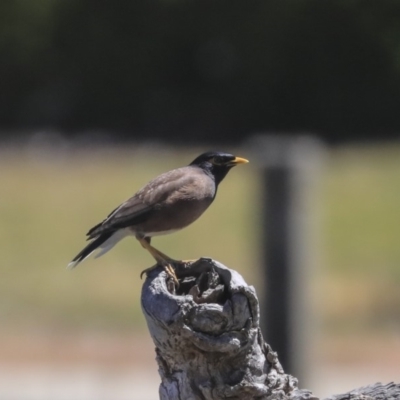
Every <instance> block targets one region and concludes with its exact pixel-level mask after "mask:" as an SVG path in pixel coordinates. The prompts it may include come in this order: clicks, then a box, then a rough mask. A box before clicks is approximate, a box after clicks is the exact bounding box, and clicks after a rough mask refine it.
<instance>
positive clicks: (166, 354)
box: [142, 258, 400, 400]
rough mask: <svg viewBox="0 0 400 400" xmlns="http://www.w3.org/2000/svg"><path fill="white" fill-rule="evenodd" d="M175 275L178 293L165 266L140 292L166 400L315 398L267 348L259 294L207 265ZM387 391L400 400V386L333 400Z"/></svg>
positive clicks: (366, 399)
mask: <svg viewBox="0 0 400 400" xmlns="http://www.w3.org/2000/svg"><path fill="white" fill-rule="evenodd" d="M176 273H177V276H178V278H179V280H180V286H179V288H176V287H175V285H174V283H173V281H172V280H169V279H168V277H167V274H166V272H165V271H164V270H163V268H161V267H159V268H156V269H154V270H152V271H150V273H149V274H148V276H147V279H146V281H145V283H144V285H143V289H142V309H143V312H144V315H145V317H146V321H147V325H148V328H149V331H150V334H151V336H152V338H153V341H154V344H155V346H156V354H157V357H156V360H157V363H158V367H159V373H160V376H161V384H160V388H159V395H160V400H225V399H229V400H272V399H274V400H278V399H279V400H280V399H282V400H284V399H292V400H302V399H317V398H316V397H315V396H313V394H312V393H311V392H310V391H308V390H304V389H299V388H298V387H297V379H296V378H294V377H293V376H290V375H288V374H285V373H284V371H283V369H282V367H281V365H280V363H279V360H278V357H277V354H276V353H275V352H273V351H272V349H271V347H270V346H269V345H268V344H267V343H265V342H264V339H263V337H262V334H261V330H260V326H259V318H260V311H259V304H258V299H257V296H256V293H255V290H254V288H253V287H252V286H248V285H247V284H246V282H245V281H244V280H243V278H242V277H241V276H240V275H239V274H238V273H237V272H236V271H234V270H230V269H228V268H227V267H225V266H224V265H222V264H220V263H219V262H217V261H214V260H211V259H207V258H202V259H199V260H198V261H196V262H195V263H193V264H191V265H188V266H184V265H179V266H178V267H177V269H176ZM384 392H385V393H389V392H390V394H391V396H390V398H393V399H395V398H399V399H400V387H399V385H391V386H382V385H380V386H379V385H378V386H377V385H373V386H371V387H367V388H363V389H359V390H358V391H353V392H350V393H348V394H345V395H338V396H333V397H331V398H330V399H329V400H347V399H360V400H361V399H364V400H369V399H370V398H376V399H383V398H385V397H379V396H382V393H384ZM396 396H397V397H396ZM387 398H389V397H387ZM327 400H328V399H327Z"/></svg>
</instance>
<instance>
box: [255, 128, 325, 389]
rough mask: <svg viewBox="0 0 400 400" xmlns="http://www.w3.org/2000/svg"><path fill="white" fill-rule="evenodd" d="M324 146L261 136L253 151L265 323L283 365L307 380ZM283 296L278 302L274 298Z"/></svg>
mask: <svg viewBox="0 0 400 400" xmlns="http://www.w3.org/2000/svg"><path fill="white" fill-rule="evenodd" d="M321 148H322V146H321V144H320V143H319V142H318V141H316V140H315V139H313V138H311V137H296V138H293V137H287V136H283V137H282V136H271V135H270V136H267V135H266V136H261V135H260V136H257V137H255V138H254V139H253V140H252V141H251V149H252V150H253V151H252V153H253V155H254V156H255V162H256V163H257V165H258V167H259V169H260V171H261V185H262V199H261V204H262V209H261V216H262V217H261V223H262V229H261V232H262V235H261V239H260V247H261V257H262V258H261V259H262V262H263V271H264V277H263V280H264V288H265V293H264V300H263V302H262V304H263V306H264V311H263V313H262V316H261V321H262V322H261V327H262V330H263V333H264V336H265V338H266V340H267V341H268V343H270V344H271V346H272V347H273V348H274V349H275V350H276V351H277V353H278V355H279V359H280V361H281V363H282V366H283V367H284V368H285V370H286V371H288V372H289V373H290V374H293V375H295V376H297V377H298V378H299V379H300V381H301V382H304V380H305V381H307V373H308V371H307V369H306V368H304V366H305V365H309V363H310V358H311V357H310V349H311V346H310V344H311V342H312V339H311V335H312V331H311V329H310V326H311V323H310V318H311V317H312V308H311V306H310V301H309V299H308V297H309V293H310V290H309V287H310V272H311V270H312V267H313V264H314V263H315V260H314V259H313V258H314V257H313V256H315V252H316V250H315V246H316V243H315V241H313V237H312V236H313V234H315V232H314V230H315V229H314V228H315V227H314V226H313V223H314V220H315V214H316V211H315V208H318V207H314V205H315V204H316V202H315V198H313V191H312V189H313V186H314V183H315V172H316V170H318V169H319V168H320V166H321V155H322V150H321ZM277 298H279V306H277V304H276V299H277Z"/></svg>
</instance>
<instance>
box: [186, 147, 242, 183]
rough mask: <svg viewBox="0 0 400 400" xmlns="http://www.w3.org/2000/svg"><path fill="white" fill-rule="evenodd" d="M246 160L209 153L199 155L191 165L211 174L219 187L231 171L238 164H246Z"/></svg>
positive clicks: (221, 153)
mask: <svg viewBox="0 0 400 400" xmlns="http://www.w3.org/2000/svg"><path fill="white" fill-rule="evenodd" d="M246 163H248V161H247V160H246V159H245V158H241V157H235V156H234V155H232V154H229V153H224V152H222V151H208V152H207V153H203V154H201V155H199V156H198V157H197V158H196V159H194V160H193V161H192V162H191V163H190V165H196V166H198V167H200V168H202V169H204V170H205V171H206V172H207V173H209V174H211V175H212V176H213V177H214V179H215V183H216V184H217V185H218V184H219V183H220V182H221V181H222V179H224V178H225V176H226V174H227V173H228V172H229V170H230V169H231V168H232V167H234V166H235V165H238V164H246Z"/></svg>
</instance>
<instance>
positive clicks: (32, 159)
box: [0, 145, 400, 332]
mask: <svg viewBox="0 0 400 400" xmlns="http://www.w3.org/2000/svg"><path fill="white" fill-rule="evenodd" d="M198 152H199V150H198V149H189V150H185V151H182V150H181V151H177V150H175V151H174V150H171V149H158V150H156V153H155V154H152V155H150V154H149V152H148V150H143V149H135V148H128V149H111V150H92V151H88V150H85V151H83V150H72V149H69V150H67V151H44V150H40V149H37V148H36V149H28V148H26V149H19V150H16V149H13V150H7V151H6V150H5V149H3V150H2V151H1V152H0V155H1V157H0V170H1V189H0V191H1V202H0V239H1V251H0V268H1V279H0V324H1V326H2V329H5V330H24V329H31V330H32V329H36V330H38V331H40V330H46V329H53V328H59V327H61V328H62V329H63V330H67V331H68V330H70V329H71V330H73V329H76V328H79V329H98V330H114V329H125V328H130V329H131V328H132V327H135V328H137V329H142V328H143V326H144V320H143V318H142V316H141V312H140V287H141V283H142V282H141V281H140V279H139V273H140V271H141V270H142V269H144V268H146V267H148V266H150V265H152V264H153V261H152V259H151V258H150V256H149V255H148V254H147V252H145V251H144V250H143V249H142V248H141V247H140V245H139V244H138V243H137V242H136V241H135V240H133V239H130V238H128V239H125V241H124V242H122V243H121V244H119V245H118V246H117V247H116V248H115V249H114V250H113V251H112V252H110V253H108V254H107V255H105V256H104V257H102V258H100V259H98V260H93V259H89V260H87V261H85V263H84V264H82V265H81V266H79V267H78V268H77V269H76V270H74V271H72V272H70V271H67V270H66V268H65V267H66V265H67V263H68V262H69V261H70V259H71V258H72V257H73V256H74V255H75V254H76V253H77V252H78V251H79V250H80V249H81V248H82V247H83V246H84V245H85V233H86V232H87V230H88V229H89V228H90V227H91V226H93V225H94V224H96V223H97V222H99V221H100V220H101V219H102V218H103V217H104V216H105V215H107V213H108V212H110V211H111V210H112V209H113V208H114V207H115V206H117V205H118V204H119V203H120V202H121V201H123V200H125V199H126V198H127V197H128V196H130V195H132V194H133V193H134V192H135V191H136V190H137V189H138V188H139V187H141V186H142V185H143V184H144V183H146V182H147V181H148V180H149V179H151V178H152V177H154V176H156V175H157V174H159V173H160V172H163V171H165V170H167V169H169V168H174V167H176V166H180V165H183V164H185V163H187V162H189V161H191V159H192V158H194V157H195V156H196V155H197V153H198ZM239 153H240V155H243V156H246V157H249V158H251V156H249V155H248V154H242V153H241V152H239ZM155 159H156V160H157V161H155ZM320 178H321V179H320V182H319V184H318V188H317V191H316V194H317V196H318V198H317V199H316V200H317V203H318V204H319V206H318V213H319V214H320V215H319V217H320V219H319V221H320V226H319V231H320V233H321V237H320V240H319V246H320V248H319V249H318V253H319V254H320V255H321V265H319V266H318V271H316V275H315V278H314V282H313V287H314V288H315V295H314V296H315V297H316V298H318V299H319V300H318V310H319V312H320V314H321V315H322V322H323V327H325V328H326V329H329V331H331V332H332V331H335V330H336V331H340V330H352V329H365V328H368V329H370V328H371V329H378V328H379V329H389V330H390V329H393V328H395V329H399V328H400V326H399V325H398V324H400V322H399V320H400V318H399V311H398V310H399V309H400V291H399V290H398V287H399V283H400V246H399V238H400V145H390V146H379V147H377V146H375V147H346V148H342V149H336V150H330V151H329V153H328V155H327V159H326V162H325V165H324V168H323V170H322V171H321V173H320ZM220 189H221V190H220V192H219V195H218V197H217V200H216V201H215V203H214V204H213V205H212V206H211V208H210V210H208V211H207V213H205V214H204V216H203V217H202V218H201V219H200V220H199V221H197V222H196V223H195V224H193V225H192V226H190V227H189V228H187V229H185V230H183V231H181V232H178V233H175V234H174V235H170V236H164V237H159V238H155V239H154V244H155V246H156V247H159V248H160V250H162V251H163V252H165V253H167V254H169V255H171V256H172V257H175V258H182V259H185V258H196V257H199V256H210V257H213V258H215V259H218V260H219V261H221V262H223V263H224V264H226V265H228V266H230V267H232V268H235V269H237V270H239V271H240V272H241V273H242V274H243V275H244V277H245V279H246V280H247V281H248V282H249V283H252V284H256V286H257V282H258V279H257V264H258V252H257V232H258V229H259V227H258V225H257V223H258V211H257V204H258V203H257V190H258V175H257V173H256V170H255V169H254V166H252V165H251V164H249V165H246V166H242V167H239V168H236V169H234V170H233V171H232V172H231V173H230V175H229V176H228V178H227V179H226V180H225V181H224V182H223V183H222V184H221V188H220ZM377 324H378V325H377ZM376 326H378V328H376ZM374 327H375V328H374Z"/></svg>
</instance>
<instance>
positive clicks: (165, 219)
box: [134, 198, 213, 236]
mask: <svg viewBox="0 0 400 400" xmlns="http://www.w3.org/2000/svg"><path fill="white" fill-rule="evenodd" d="M212 201H213V198H204V199H201V200H199V199H182V200H175V201H174V202H173V204H162V205H160V207H159V208H158V209H156V210H154V212H152V214H151V216H150V217H149V218H148V219H147V220H146V221H145V222H144V223H143V224H138V225H137V226H135V228H134V230H135V232H138V233H141V234H143V235H145V236H158V235H166V234H169V233H173V232H176V231H178V230H180V229H183V228H185V227H186V226H188V225H190V224H191V223H193V222H194V221H196V219H197V218H199V217H200V216H201V214H203V212H204V211H205V210H206V209H207V208H208V207H209V205H210V204H211V203H212Z"/></svg>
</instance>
